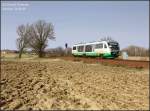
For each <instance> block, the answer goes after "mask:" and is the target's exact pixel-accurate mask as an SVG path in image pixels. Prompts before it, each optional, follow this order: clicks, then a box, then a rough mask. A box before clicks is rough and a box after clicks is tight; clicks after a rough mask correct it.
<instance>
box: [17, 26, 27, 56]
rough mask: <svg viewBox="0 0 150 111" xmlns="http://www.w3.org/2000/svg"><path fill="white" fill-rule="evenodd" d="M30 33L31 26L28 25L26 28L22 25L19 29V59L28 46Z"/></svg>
mask: <svg viewBox="0 0 150 111" xmlns="http://www.w3.org/2000/svg"><path fill="white" fill-rule="evenodd" d="M28 32H29V25H26V26H25V25H20V26H18V28H17V34H18V36H19V38H17V40H16V45H17V48H18V50H19V58H21V56H22V53H23V51H24V49H25V48H26V46H27V43H28V37H27V36H28Z"/></svg>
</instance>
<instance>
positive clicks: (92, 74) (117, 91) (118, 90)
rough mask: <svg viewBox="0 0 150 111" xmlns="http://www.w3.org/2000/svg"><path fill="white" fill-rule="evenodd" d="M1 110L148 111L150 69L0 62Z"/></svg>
mask: <svg viewBox="0 0 150 111" xmlns="http://www.w3.org/2000/svg"><path fill="white" fill-rule="evenodd" d="M0 84H1V101H0V106H1V109H21V110H27V109H28V110H29V109H33V110H38V109H41V110H47V109H99V110H109V109H111V110H115V109H117V110H122V109H123V110H128V109H131V110H148V109H149V70H148V69H133V68H127V67H125V68H124V67H116V66H113V67H112V66H106V65H101V64H87V63H82V62H77V61H76V62H72V61H64V60H59V59H51V60H49V61H48V62H9V61H7V62H6V61H5V62H2V63H1V83H0Z"/></svg>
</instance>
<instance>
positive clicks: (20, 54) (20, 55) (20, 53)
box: [19, 49, 23, 58]
mask: <svg viewBox="0 0 150 111" xmlns="http://www.w3.org/2000/svg"><path fill="white" fill-rule="evenodd" d="M22 52H23V49H21V50H20V51H19V58H21V57H22Z"/></svg>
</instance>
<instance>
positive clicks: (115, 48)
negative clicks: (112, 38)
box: [108, 42, 119, 50]
mask: <svg viewBox="0 0 150 111" xmlns="http://www.w3.org/2000/svg"><path fill="white" fill-rule="evenodd" d="M108 46H109V47H110V48H111V49H112V50H119V44H118V43H117V42H108Z"/></svg>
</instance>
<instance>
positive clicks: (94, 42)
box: [73, 41, 116, 46]
mask: <svg viewBox="0 0 150 111" xmlns="http://www.w3.org/2000/svg"><path fill="white" fill-rule="evenodd" d="M106 42H116V41H93V42H87V43H78V44H74V45H73V46H78V45H88V44H96V43H106Z"/></svg>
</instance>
